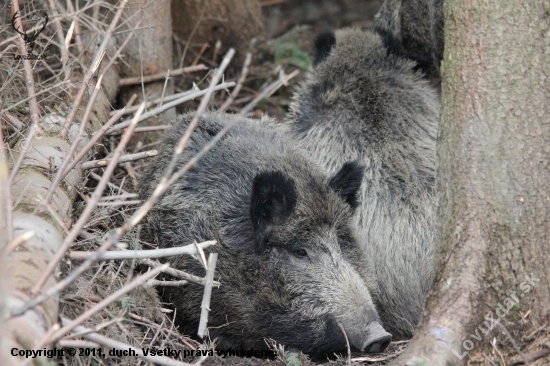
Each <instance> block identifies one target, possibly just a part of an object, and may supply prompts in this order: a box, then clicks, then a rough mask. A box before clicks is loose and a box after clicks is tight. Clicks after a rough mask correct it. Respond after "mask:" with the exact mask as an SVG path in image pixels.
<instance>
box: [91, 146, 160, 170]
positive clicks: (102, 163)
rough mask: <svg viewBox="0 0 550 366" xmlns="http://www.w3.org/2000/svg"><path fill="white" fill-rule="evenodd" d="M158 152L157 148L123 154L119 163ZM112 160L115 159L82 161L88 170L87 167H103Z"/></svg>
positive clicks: (143, 157) (147, 156)
mask: <svg viewBox="0 0 550 366" xmlns="http://www.w3.org/2000/svg"><path fill="white" fill-rule="evenodd" d="M157 154H158V151H157V150H147V151H142V152H139V153H135V154H126V155H121V156H120V157H119V158H118V163H117V164H122V163H125V162H127V161H134V160H140V159H145V158H150V157H152V156H155V155H157ZM111 160H113V159H112V158H109V159H100V160H92V161H87V162H85V163H82V169H84V170H86V169H94V168H102V167H104V166H106V165H107V164H109V162H110V161H111Z"/></svg>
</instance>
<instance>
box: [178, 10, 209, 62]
mask: <svg viewBox="0 0 550 366" xmlns="http://www.w3.org/2000/svg"><path fill="white" fill-rule="evenodd" d="M207 6H208V1H205V2H204V5H203V7H202V10H201V14H200V16H199V19H198V20H197V24H195V27H194V28H193V30H192V31H191V33H190V34H189V38H187V42H186V43H185V48H184V49H183V53H182V55H181V60H180V65H179V67H180V68H182V67H183V61H184V60H185V54H186V53H187V49H188V48H189V44H190V43H191V39H192V38H193V35H195V32H196V31H197V29H198V28H199V25H200V24H201V22H202V18H203V17H204V12H205V10H206V8H207ZM214 61H216V60H214Z"/></svg>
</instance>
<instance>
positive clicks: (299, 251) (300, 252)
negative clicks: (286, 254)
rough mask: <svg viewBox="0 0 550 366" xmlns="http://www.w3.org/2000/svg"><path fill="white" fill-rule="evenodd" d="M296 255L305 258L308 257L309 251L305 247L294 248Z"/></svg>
mask: <svg viewBox="0 0 550 366" xmlns="http://www.w3.org/2000/svg"><path fill="white" fill-rule="evenodd" d="M294 256H295V257H296V258H300V259H305V258H307V252H306V250H305V249H296V250H294Z"/></svg>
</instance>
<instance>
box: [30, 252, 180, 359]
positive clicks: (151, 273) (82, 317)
mask: <svg viewBox="0 0 550 366" xmlns="http://www.w3.org/2000/svg"><path fill="white" fill-rule="evenodd" d="M169 266H170V265H169V264H168V263H166V264H164V265H163V266H161V267H158V268H155V269H152V270H151V271H149V272H147V273H144V274H142V275H141V276H139V277H137V278H136V279H134V280H133V281H132V282H130V283H129V284H127V285H125V286H123V287H121V288H120V289H119V290H117V291H115V292H113V293H112V294H111V295H109V296H107V297H106V298H105V299H103V300H102V301H100V302H98V303H97V304H95V305H94V306H92V307H91V308H89V309H88V310H86V311H85V312H84V313H82V314H81V315H80V316H79V317H77V318H76V319H74V320H73V321H71V322H70V323H69V324H66V325H64V326H63V327H62V328H61V329H59V330H58V331H57V332H55V333H54V334H52V335H51V336H50V337H49V339H47V340H45V341H44V342H41V343H43V344H40V345H39V346H37V348H42V347H44V346H45V345H47V344H50V343H55V342H57V341H58V340H59V339H60V338H61V337H63V336H64V335H65V334H67V333H69V332H70V331H71V330H73V329H74V328H75V327H76V326H77V325H80V324H82V322H84V321H85V320H87V319H89V318H91V317H92V315H94V314H96V313H97V312H99V311H100V310H102V309H104V308H106V307H107V306H109V305H110V304H112V303H113V302H115V301H116V300H118V299H120V298H121V297H122V296H124V295H126V294H127V293H128V292H130V291H132V290H133V289H136V288H138V287H139V286H141V285H143V284H144V283H146V282H147V281H148V280H149V279H151V278H153V277H155V276H156V275H158V274H159V273H160V272H162V271H164V270H165V269H166V268H168V267H169Z"/></svg>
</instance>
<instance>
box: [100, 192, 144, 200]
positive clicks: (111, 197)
mask: <svg viewBox="0 0 550 366" xmlns="http://www.w3.org/2000/svg"><path fill="white" fill-rule="evenodd" d="M136 197H139V194H137V193H130V194H118V195H116V196H104V197H101V201H111V200H125V199H126V198H136Z"/></svg>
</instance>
